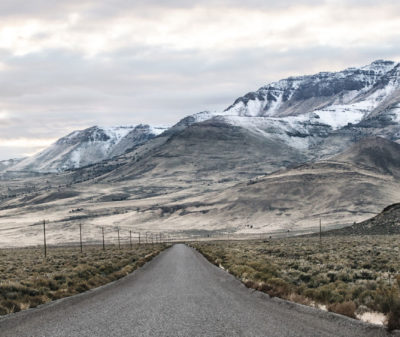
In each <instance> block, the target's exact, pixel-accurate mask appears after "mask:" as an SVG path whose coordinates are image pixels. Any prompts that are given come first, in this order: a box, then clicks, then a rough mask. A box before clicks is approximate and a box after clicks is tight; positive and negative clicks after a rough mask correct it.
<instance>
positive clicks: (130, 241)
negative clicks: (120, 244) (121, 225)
mask: <svg viewBox="0 0 400 337" xmlns="http://www.w3.org/2000/svg"><path fill="white" fill-rule="evenodd" d="M129 244H130V246H131V249H132V231H131V230H130V231H129Z"/></svg>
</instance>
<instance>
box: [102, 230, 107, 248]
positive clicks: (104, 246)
mask: <svg viewBox="0 0 400 337" xmlns="http://www.w3.org/2000/svg"><path fill="white" fill-rule="evenodd" d="M101 233H102V234H103V250H106V245H105V242H104V227H101Z"/></svg>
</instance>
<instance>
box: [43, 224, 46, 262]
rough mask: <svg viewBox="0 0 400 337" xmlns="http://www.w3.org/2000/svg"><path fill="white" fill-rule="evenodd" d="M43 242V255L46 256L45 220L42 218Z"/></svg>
mask: <svg viewBox="0 0 400 337" xmlns="http://www.w3.org/2000/svg"><path fill="white" fill-rule="evenodd" d="M43 243H44V257H45V258H46V257H47V244H46V220H43Z"/></svg>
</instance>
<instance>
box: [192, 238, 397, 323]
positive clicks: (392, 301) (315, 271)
mask: <svg viewBox="0 0 400 337" xmlns="http://www.w3.org/2000/svg"><path fill="white" fill-rule="evenodd" d="M322 240H323V241H322V246H321V245H320V244H319V239H318V238H314V237H311V238H310V237H303V238H286V239H279V240H269V241H242V242H240V241H237V242H208V243H195V244H193V246H194V247H195V248H196V249H198V250H199V251H200V252H201V253H202V254H203V255H205V256H206V257H207V258H208V260H210V261H211V262H212V263H215V264H216V265H222V266H223V267H224V268H225V269H227V270H228V271H229V272H230V273H232V274H233V275H235V276H236V277H238V278H239V279H241V280H242V281H243V282H244V283H245V284H246V285H247V286H248V287H251V288H255V289H258V290H261V291H264V292H266V293H268V294H270V295H271V296H279V297H282V298H285V299H289V300H294V301H297V302H300V303H311V302H312V303H316V304H323V305H325V306H326V307H327V308H328V310H331V311H334V312H337V313H339V314H343V315H347V316H349V317H353V318H354V317H355V311H356V310H357V308H358V307H359V306H361V305H362V306H365V307H367V308H369V309H370V310H371V311H378V312H382V313H384V314H386V315H387V316H388V321H389V322H388V327H389V328H390V329H399V328H400V321H399V317H400V259H399V258H398V256H399V247H400V236H398V235H393V236H351V237H339V236H338V237H328V238H323V239H322Z"/></svg>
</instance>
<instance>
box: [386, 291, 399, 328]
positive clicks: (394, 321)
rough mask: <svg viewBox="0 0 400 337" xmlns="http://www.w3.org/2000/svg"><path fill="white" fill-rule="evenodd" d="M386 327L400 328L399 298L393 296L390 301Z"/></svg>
mask: <svg viewBox="0 0 400 337" xmlns="http://www.w3.org/2000/svg"><path fill="white" fill-rule="evenodd" d="M388 329H389V330H390V331H391V330H395V329H400V298H398V297H397V298H395V299H394V300H393V302H392V303H391V306H390V310H389V313H388Z"/></svg>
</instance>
